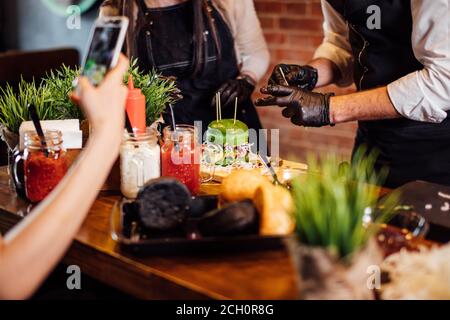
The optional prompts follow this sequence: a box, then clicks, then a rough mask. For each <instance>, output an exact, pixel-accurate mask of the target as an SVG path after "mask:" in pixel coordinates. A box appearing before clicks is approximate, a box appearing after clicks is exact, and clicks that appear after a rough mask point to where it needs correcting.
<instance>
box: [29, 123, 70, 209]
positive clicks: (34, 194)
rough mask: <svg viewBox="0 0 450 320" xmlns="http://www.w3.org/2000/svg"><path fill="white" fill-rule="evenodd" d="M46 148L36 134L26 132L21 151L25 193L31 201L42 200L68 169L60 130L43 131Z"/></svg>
mask: <svg viewBox="0 0 450 320" xmlns="http://www.w3.org/2000/svg"><path fill="white" fill-rule="evenodd" d="M45 140H46V144H47V146H46V148H45V149H44V148H43V147H42V146H41V142H40V140H39V137H38V136H37V134H36V133H35V132H33V131H30V132H26V133H25V136H24V145H25V150H24V152H23V162H24V175H25V193H26V196H27V198H28V200H30V201H31V202H39V201H42V200H43V199H44V198H45V197H46V196H47V195H48V194H49V193H50V192H52V190H53V189H55V187H56V186H57V185H58V183H59V182H60V181H61V180H62V179H63V178H64V175H65V174H66V172H67V169H68V163H67V158H66V150H64V148H63V147H62V134H61V132H60V131H47V132H46V133H45Z"/></svg>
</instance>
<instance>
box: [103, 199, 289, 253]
mask: <svg viewBox="0 0 450 320" xmlns="http://www.w3.org/2000/svg"><path fill="white" fill-rule="evenodd" d="M130 203H132V202H131V201H128V200H123V201H121V202H117V203H116V204H115V205H114V207H113V210H112V214H111V235H112V238H113V239H114V240H115V241H117V243H118V244H119V246H120V248H121V250H123V251H125V252H128V253H132V254H136V255H186V254H202V253H218V252H242V251H263V250H274V249H281V248H284V239H285V238H284V237H280V236H260V235H259V234H245V235H239V236H221V237H201V238H198V239H190V238H189V237H188V236H187V233H186V231H185V230H179V231H174V232H171V233H165V234H157V233H153V234H152V233H149V232H143V231H142V230H141V228H140V222H139V218H138V217H137V215H136V214H135V213H130V212H129V210H124V206H126V205H127V204H130ZM216 203H217V200H216ZM201 209H203V210H208V209H211V208H201ZM187 223H189V221H188V222H187Z"/></svg>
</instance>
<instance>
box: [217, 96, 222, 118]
mask: <svg viewBox="0 0 450 320" xmlns="http://www.w3.org/2000/svg"><path fill="white" fill-rule="evenodd" d="M221 95H222V94H221V93H220V91H219V92H218V93H217V96H218V98H219V120H220V121H222V101H221Z"/></svg>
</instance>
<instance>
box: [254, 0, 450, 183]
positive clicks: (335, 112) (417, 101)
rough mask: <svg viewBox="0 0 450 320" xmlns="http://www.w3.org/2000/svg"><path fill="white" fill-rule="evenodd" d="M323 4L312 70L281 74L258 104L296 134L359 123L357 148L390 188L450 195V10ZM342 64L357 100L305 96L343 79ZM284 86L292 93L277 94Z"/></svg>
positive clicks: (367, 1)
mask: <svg viewBox="0 0 450 320" xmlns="http://www.w3.org/2000/svg"><path fill="white" fill-rule="evenodd" d="M322 2H323V3H322V7H323V8H324V10H325V12H324V15H325V25H326V28H325V33H326V35H327V37H326V39H325V41H324V45H322V46H321V47H320V48H319V49H318V51H317V52H316V57H315V60H313V61H311V62H310V63H309V65H308V66H298V65H285V64H282V65H279V66H277V67H276V68H275V70H274V72H273V74H272V77H271V80H270V85H269V87H267V88H263V89H262V92H263V93H266V94H270V95H271V96H269V97H268V98H264V99H261V100H259V101H257V103H256V104H257V105H261V106H267V105H279V106H282V107H286V108H285V109H284V110H283V115H284V116H285V117H288V118H291V120H292V122H293V123H294V124H297V125H301V126H311V127H320V126H326V125H334V124H335V123H339V122H346V121H353V120H358V121H359V126H358V131H357V136H356V143H355V148H357V147H359V146H361V145H362V144H365V145H367V146H368V147H369V148H370V149H374V148H375V149H378V150H379V152H380V156H379V159H378V162H377V167H378V168H381V167H387V168H388V169H389V177H388V179H387V181H386V186H388V187H398V186H400V185H403V184H405V183H407V182H410V181H414V180H425V181H430V182H435V183H440V184H446V185H450V119H449V117H448V112H447V111H448V110H450V97H449V93H450V77H449V74H450V59H449V54H450V52H449V51H448V49H447V51H446V50H445V48H450V39H449V31H448V23H449V12H450V10H449V7H448V2H446V1H445V0H444V1H440V0H437V1H419V0H389V1H388V0H326V1H325V0H323V1H322ZM377 19H378V22H379V23H376V21H377ZM347 55H348V58H346V56H347ZM350 59H351V60H353V62H354V63H353V65H351V64H352V63H348V62H349V61H350ZM345 64H348V65H349V66H350V67H353V70H354V73H353V80H354V82H355V83H356V86H357V89H358V91H359V92H358V93H357V94H353V95H346V96H340V97H335V96H334V95H333V94H320V93H314V92H311V90H312V89H314V88H316V87H320V86H325V85H328V84H330V83H332V82H335V83H336V82H337V83H338V84H339V81H340V80H342V79H343V78H346V77H348V75H349V73H350V72H351V71H349V70H350V68H348V66H347V68H345ZM280 70H282V71H283V72H282V71H280ZM330 74H332V75H333V76H330ZM286 80H287V81H288V82H289V85H290V87H289V88H288V87H282V85H285V84H286ZM341 83H342V81H341ZM411 106H413V107H411Z"/></svg>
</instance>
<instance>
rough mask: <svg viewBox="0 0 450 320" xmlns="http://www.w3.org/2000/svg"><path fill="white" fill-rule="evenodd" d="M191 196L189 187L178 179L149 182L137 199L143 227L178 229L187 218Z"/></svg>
mask: <svg viewBox="0 0 450 320" xmlns="http://www.w3.org/2000/svg"><path fill="white" fill-rule="evenodd" d="M191 198H192V195H191V193H190V192H189V189H188V188H187V187H186V186H185V185H184V184H182V183H181V182H179V181H178V180H176V179H172V178H159V179H155V180H152V181H150V182H148V183H147V184H146V185H145V186H144V187H142V188H141V190H140V191H139V194H138V196H137V199H136V202H137V208H138V214H139V217H140V220H141V223H142V225H143V227H145V228H147V229H153V230H158V231H170V230H173V229H176V228H177V227H179V226H180V225H181V224H182V223H183V222H184V221H185V219H186V218H187V215H188V210H189V206H190V201H191Z"/></svg>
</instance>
